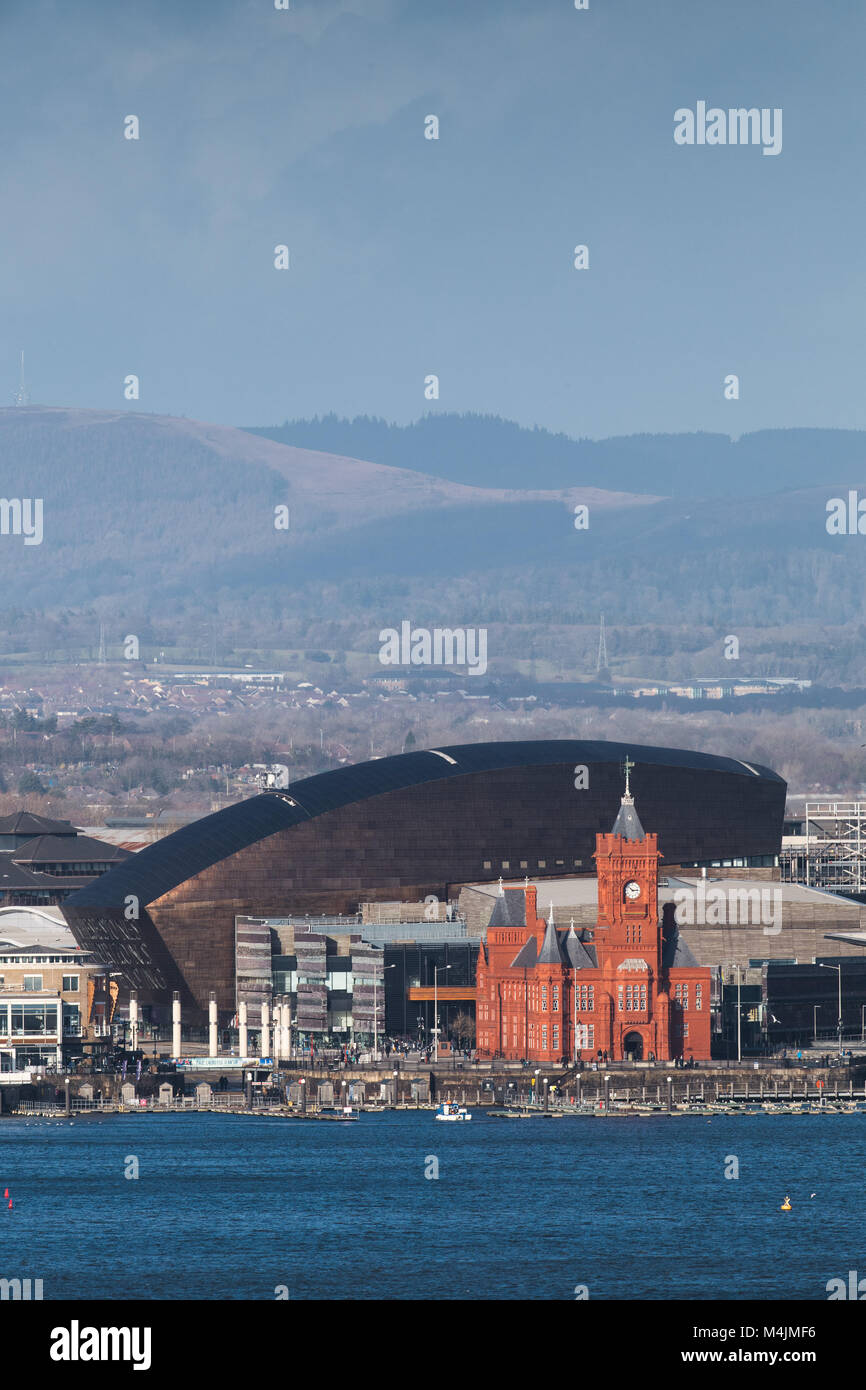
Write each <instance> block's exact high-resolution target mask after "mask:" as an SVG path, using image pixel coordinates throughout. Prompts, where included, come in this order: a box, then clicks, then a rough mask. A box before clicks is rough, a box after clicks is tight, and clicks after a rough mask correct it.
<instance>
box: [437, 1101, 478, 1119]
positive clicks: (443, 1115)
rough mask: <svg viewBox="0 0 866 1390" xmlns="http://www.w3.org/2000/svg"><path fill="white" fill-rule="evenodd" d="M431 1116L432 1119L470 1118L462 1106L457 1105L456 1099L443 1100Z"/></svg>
mask: <svg viewBox="0 0 866 1390" xmlns="http://www.w3.org/2000/svg"><path fill="white" fill-rule="evenodd" d="M433 1118H434V1120H471V1119H472V1116H471V1115H470V1113H469V1111H468V1110H467V1109H466V1108H465V1107H464V1106H462V1105H458V1104H457V1102H456V1101H449V1100H443V1102H442V1104H441V1105H440V1106H439V1108H438V1110H437V1111H436V1114H435V1115H434V1116H433Z"/></svg>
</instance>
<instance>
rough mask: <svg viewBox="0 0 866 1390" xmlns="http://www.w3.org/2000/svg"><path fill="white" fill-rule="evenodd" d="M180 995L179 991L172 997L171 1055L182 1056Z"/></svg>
mask: <svg viewBox="0 0 866 1390" xmlns="http://www.w3.org/2000/svg"><path fill="white" fill-rule="evenodd" d="M180 1048H181V1043H180V994H179V993H178V991H177V990H175V991H174V994H173V995H172V997H171V1053H172V1056H173V1057H179V1056H180Z"/></svg>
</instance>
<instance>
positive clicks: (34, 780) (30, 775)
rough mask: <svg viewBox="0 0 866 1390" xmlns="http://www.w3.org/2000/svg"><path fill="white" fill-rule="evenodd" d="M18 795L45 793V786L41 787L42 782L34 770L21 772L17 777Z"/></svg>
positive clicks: (40, 794) (42, 794)
mask: <svg viewBox="0 0 866 1390" xmlns="http://www.w3.org/2000/svg"><path fill="white" fill-rule="evenodd" d="M18 795H19V796H44V795H45V787H43V785H42V783H41V782H40V780H39V778H38V777H37V776H36V773H35V772H22V774H21V776H20V777H19V778H18Z"/></svg>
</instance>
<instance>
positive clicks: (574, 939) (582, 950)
mask: <svg viewBox="0 0 866 1390" xmlns="http://www.w3.org/2000/svg"><path fill="white" fill-rule="evenodd" d="M563 950H564V952H565V955H566V957H567V958H568V963H569V965H570V966H571V968H572V970H587V969H594V967H595V961H594V960H593V957H592V956H591V955H590V953H589V950H588V948H587V947H586V946H584V944H583V942H582V941H581V939H580V937H579V936H578V934H577V932H576V931H575V930H574V918H573V917H572V919H571V930H570V932H569V933H568V936H567V937H566V938H565V942H564V945H563ZM593 954H594V952H593Z"/></svg>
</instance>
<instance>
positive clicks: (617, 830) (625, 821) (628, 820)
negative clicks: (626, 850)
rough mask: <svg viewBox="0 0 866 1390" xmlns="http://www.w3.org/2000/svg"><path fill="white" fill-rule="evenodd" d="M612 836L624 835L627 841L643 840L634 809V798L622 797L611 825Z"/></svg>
mask: <svg viewBox="0 0 866 1390" xmlns="http://www.w3.org/2000/svg"><path fill="white" fill-rule="evenodd" d="M611 834H613V835H624V836H625V838H626V839H627V840H645V839H646V836H645V835H644V829H643V826H642V825H641V823H640V820H639V818H638V813H637V811H636V810H635V809H634V797H633V796H624V797H623V799H622V802H621V804H620V808H619V811H618V813H617V817H616V820H615V821H614V823H613V830H612V831H611Z"/></svg>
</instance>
